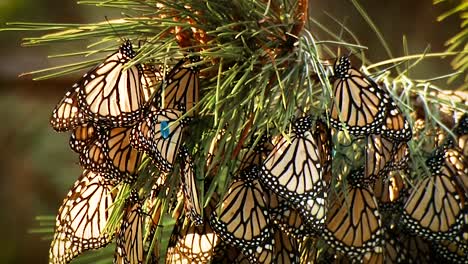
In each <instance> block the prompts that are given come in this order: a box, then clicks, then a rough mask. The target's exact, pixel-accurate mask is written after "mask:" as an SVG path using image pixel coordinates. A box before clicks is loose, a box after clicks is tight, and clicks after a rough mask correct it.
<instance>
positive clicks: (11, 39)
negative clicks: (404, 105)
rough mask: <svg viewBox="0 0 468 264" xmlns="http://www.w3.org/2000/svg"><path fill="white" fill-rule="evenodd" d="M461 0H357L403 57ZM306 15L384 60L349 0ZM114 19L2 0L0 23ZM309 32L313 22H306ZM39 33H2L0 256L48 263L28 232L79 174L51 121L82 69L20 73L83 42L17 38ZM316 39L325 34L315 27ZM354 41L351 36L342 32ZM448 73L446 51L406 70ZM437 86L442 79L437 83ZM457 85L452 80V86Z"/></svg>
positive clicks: (447, 32) (434, 40)
mask: <svg viewBox="0 0 468 264" xmlns="http://www.w3.org/2000/svg"><path fill="white" fill-rule="evenodd" d="M456 3H459V1H449V2H447V3H443V4H441V5H437V6H433V5H432V3H431V1H427V0H413V1H405V0H394V1H371V0H366V1H361V4H362V5H363V6H364V8H365V9H366V10H367V12H368V13H369V15H370V16H371V18H372V19H373V20H374V22H375V24H376V25H377V26H378V27H379V28H380V30H381V32H382V33H383V35H384V37H385V39H386V40H387V42H388V44H389V46H390V47H391V49H392V52H393V55H394V56H396V57H398V56H403V55H404V48H403V44H402V36H403V35H405V36H406V38H407V43H408V47H409V52H410V53H422V52H423V51H424V50H425V49H426V48H427V47H429V46H430V51H431V52H440V51H443V50H445V47H444V42H445V41H446V40H447V39H449V38H450V37H451V36H453V35H455V34H456V33H457V32H458V31H459V30H460V28H459V24H460V20H459V19H458V17H457V16H453V17H450V18H448V19H446V20H444V21H443V22H441V23H439V22H436V18H437V16H439V15H440V14H441V13H443V12H444V11H447V10H449V9H450V8H451V7H453V5H455V4H456ZM310 4H311V7H310V12H311V15H312V16H313V17H314V18H316V19H317V20H318V21H320V22H321V23H322V24H324V25H326V26H327V27H330V28H331V29H332V30H334V31H335V32H337V33H338V32H339V31H340V28H339V26H338V25H337V24H336V23H335V22H333V21H332V20H331V19H330V18H329V17H328V16H327V15H326V13H325V12H324V11H326V12H328V13H329V14H332V15H333V16H334V17H336V18H338V19H339V20H340V21H341V22H344V23H345V24H346V25H347V27H348V28H350V29H351V30H352V31H353V32H354V33H355V35H357V36H358V38H359V39H360V41H361V44H363V45H366V46H368V47H369V50H368V51H367V52H366V55H367V57H368V58H369V59H370V60H371V61H373V62H376V61H379V60H386V59H389V57H388V56H387V54H386V52H385V51H384V49H383V47H382V45H381V44H380V42H379V40H378V38H377V37H376V35H375V34H374V33H373V31H372V30H371V28H370V27H369V26H368V25H367V24H366V23H365V21H364V20H363V19H362V17H361V16H360V15H359V13H358V12H357V11H356V9H355V8H354V7H353V6H352V4H351V2H350V1H344V0H341V1H338V0H333V1H316V0H314V1H310ZM104 16H108V17H109V18H116V17H118V16H119V12H118V11H116V10H110V9H105V8H97V7H92V6H83V5H76V4H75V2H73V1H58V0H48V1H45V0H41V1H32V0H0V23H1V25H2V26H3V25H5V23H6V22H18V21H28V22H59V23H86V22H96V21H103V20H104ZM311 31H312V32H314V28H311ZM39 34H40V33H38V32H10V31H7V32H0V43H1V47H2V48H1V49H0V58H1V63H0V115H1V118H2V121H3V122H2V123H3V125H2V127H1V129H0V143H1V146H2V148H1V150H0V180H1V184H0V226H1V227H3V228H2V229H3V230H2V233H3V234H2V235H1V236H0V237H1V238H0V248H1V250H0V263H46V262H47V254H48V246H49V241H48V240H44V239H43V237H44V235H40V234H32V233H30V230H31V229H33V228H37V227H39V225H38V222H37V221H35V217H36V216H38V215H53V214H55V213H56V211H57V208H58V206H59V205H60V203H61V202H62V200H63V198H64V197H65V195H66V193H67V191H68V188H69V187H70V186H71V185H72V183H73V182H74V181H75V179H76V178H77V177H78V175H79V174H80V169H79V166H78V160H77V157H76V155H74V153H72V152H71V151H70V149H69V148H68V135H67V134H66V133H62V134H59V133H56V132H54V131H53V130H52V129H51V128H50V127H49V125H48V119H49V116H50V114H51V111H52V109H53V108H54V106H55V104H56V103H57V102H58V101H59V100H60V98H61V97H62V96H63V94H64V93H65V91H66V90H68V89H69V87H70V86H71V85H72V84H73V83H74V81H76V80H77V78H78V77H79V76H80V75H81V73H77V74H74V75H66V76H63V77H61V78H55V79H51V80H45V81H32V77H31V76H24V77H18V75H19V74H21V73H24V72H29V71H32V70H37V69H41V68H45V67H50V66H54V65H61V64H63V63H65V61H64V60H63V59H48V58H47V56H48V55H51V54H60V53H61V52H70V51H74V50H81V49H83V48H84V45H83V43H76V44H70V43H68V44H67V45H63V44H57V45H51V46H40V47H28V48H22V47H21V39H22V38H24V37H30V36H37V35H39ZM318 38H319V39H323V40H325V39H327V40H330V39H331V38H330V37H329V36H326V35H325V34H323V32H320V34H319V36H318ZM346 40H347V41H349V42H352V39H351V38H349V37H348V38H347V39H346ZM450 72H451V68H450V58H448V59H430V60H426V61H424V62H423V63H421V64H420V65H418V67H416V68H415V69H414V70H412V71H411V72H410V76H411V77H413V78H421V79H422V78H431V77H434V76H439V75H444V74H448V73H450ZM438 84H439V85H441V86H442V87H444V86H445V82H439V83H438ZM450 86H454V85H450Z"/></svg>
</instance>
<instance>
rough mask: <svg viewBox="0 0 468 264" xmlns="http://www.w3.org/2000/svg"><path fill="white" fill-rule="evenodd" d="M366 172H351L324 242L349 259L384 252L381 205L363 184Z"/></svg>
mask: <svg viewBox="0 0 468 264" xmlns="http://www.w3.org/2000/svg"><path fill="white" fill-rule="evenodd" d="M363 178H364V169H363V168H362V169H359V170H356V171H352V172H350V175H349V176H348V186H347V188H346V191H341V192H339V193H338V194H337V196H336V197H335V198H334V199H332V200H331V201H332V202H331V203H332V204H331V205H330V209H329V211H328V215H327V220H326V226H325V229H324V232H323V238H324V239H325V241H326V242H327V243H328V244H330V245H331V246H332V247H333V248H335V249H336V250H337V251H339V252H342V253H345V254H347V255H348V256H359V255H363V254H365V253H367V252H381V251H382V245H383V242H382V240H383V230H382V223H381V216H380V213H379V209H378V205H377V201H376V199H375V197H374V194H373V192H372V189H371V188H370V187H369V186H368V185H367V184H366V183H365V181H363Z"/></svg>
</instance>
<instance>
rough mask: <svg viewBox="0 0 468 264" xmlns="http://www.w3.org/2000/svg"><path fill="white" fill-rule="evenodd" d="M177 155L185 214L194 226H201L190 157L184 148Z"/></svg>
mask: <svg viewBox="0 0 468 264" xmlns="http://www.w3.org/2000/svg"><path fill="white" fill-rule="evenodd" d="M179 155H180V158H181V160H182V162H181V179H182V188H183V190H184V196H185V199H184V207H185V214H186V215H187V216H188V217H189V218H190V220H192V222H193V223H194V224H195V225H201V224H203V218H202V211H203V209H202V207H201V205H200V200H199V197H198V190H197V184H196V179H195V173H194V170H193V161H192V157H191V156H190V154H189V153H188V150H187V149H186V148H185V147H181V148H180V150H179Z"/></svg>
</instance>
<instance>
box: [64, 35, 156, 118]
mask: <svg viewBox="0 0 468 264" xmlns="http://www.w3.org/2000/svg"><path fill="white" fill-rule="evenodd" d="M135 56H136V53H135V51H134V50H133V48H132V44H131V42H130V41H128V40H127V41H126V42H125V43H123V44H122V45H121V46H120V48H119V49H118V50H117V51H116V52H114V53H113V54H112V55H110V56H109V57H107V58H106V59H105V60H104V62H103V63H101V64H100V65H98V66H97V67H95V68H93V69H92V70H90V71H89V72H88V73H86V74H85V75H84V76H83V77H82V78H81V79H80V80H79V81H78V82H77V83H76V84H75V85H74V86H73V88H76V89H77V90H78V99H79V100H78V105H79V107H80V109H81V110H82V111H83V112H84V114H85V115H86V116H87V117H88V119H89V121H91V122H93V123H95V124H100V125H107V126H114V127H122V126H129V125H133V124H134V123H135V122H136V121H137V120H139V119H140V118H141V114H142V112H143V109H144V108H143V106H144V105H145V104H146V101H145V91H144V88H143V86H142V83H141V78H142V67H141V65H140V64H136V65H133V66H130V67H128V68H127V69H125V67H126V66H127V63H128V62H129V61H130V60H131V59H133V58H134V57H135ZM146 93H148V92H146Z"/></svg>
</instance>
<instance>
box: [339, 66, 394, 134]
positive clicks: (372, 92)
mask: <svg viewBox="0 0 468 264" xmlns="http://www.w3.org/2000/svg"><path fill="white" fill-rule="evenodd" d="M334 73H335V75H334V76H333V79H334V81H333V99H332V101H333V102H332V106H331V118H330V122H331V124H332V125H333V127H335V128H336V129H339V130H340V129H342V127H345V128H346V129H347V130H348V131H349V133H350V134H353V135H363V134H365V135H368V134H372V133H374V132H376V131H378V129H379V128H380V126H381V124H382V122H383V120H384V115H385V112H386V111H385V110H386V101H387V100H386V99H385V97H384V94H383V93H384V92H383V91H382V90H381V89H380V88H379V86H378V85H377V84H376V83H375V82H374V81H373V80H372V79H370V78H369V77H367V76H365V75H364V74H363V73H362V72H360V71H359V70H358V69H356V68H353V67H352V66H351V62H350V60H349V58H348V57H341V58H340V59H339V60H337V61H336V63H335V66H334Z"/></svg>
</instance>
